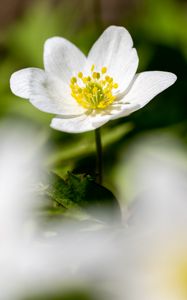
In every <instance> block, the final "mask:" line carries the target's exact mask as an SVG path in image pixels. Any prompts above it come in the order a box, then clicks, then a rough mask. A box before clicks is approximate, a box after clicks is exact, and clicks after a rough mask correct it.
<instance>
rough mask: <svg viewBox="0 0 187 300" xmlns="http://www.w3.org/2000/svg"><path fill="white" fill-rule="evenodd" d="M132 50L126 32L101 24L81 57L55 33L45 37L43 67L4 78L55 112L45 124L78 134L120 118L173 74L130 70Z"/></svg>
mask: <svg viewBox="0 0 187 300" xmlns="http://www.w3.org/2000/svg"><path fill="white" fill-rule="evenodd" d="M137 67H138V55H137V52H136V49H135V48H133V41H132V38H131V36H130V34H129V32H128V31H127V30H126V29H125V28H123V27H118V26H110V27H109V28H107V29H106V30H105V31H104V32H103V34H102V35H101V36H100V38H99V39H98V40H97V41H96V42H95V44H94V45H93V47H92V48H91V50H90V52H89V54H88V56H87V57H86V56H85V55H84V54H83V53H82V52H81V51H80V50H79V49H78V48H77V47H76V46H75V45H73V44H72V43H71V42H69V41H68V40H66V39H64V38H61V37H53V38H50V39H48V40H47V41H46V43H45V47H44V70H41V69H38V68H26V69H22V70H20V71H17V72H15V73H14V74H13V75H12V76H11V79H10V86H11V90H12V92H13V93H14V94H15V95H17V96H19V97H22V98H25V99H29V101H30V102H31V103H32V104H33V105H34V106H35V107H37V108H38V109H40V110H41V111H44V112H47V113H52V114H55V115H56V116H55V117H54V118H53V119H52V122H51V127H52V128H54V129H57V130H60V131H64V132H70V133H79V132H85V131H90V130H94V129H96V128H99V127H100V126H102V125H103V124H105V123H107V122H108V121H110V120H113V119H117V118H120V117H125V116H127V115H129V114H131V113H133V112H134V111H136V110H138V109H140V108H142V107H143V106H145V105H146V104H147V103H148V102H149V101H150V100H151V99H152V98H154V97H155V96H156V95H157V94H159V93H160V92H162V91H163V90H165V89H166V88H168V87H169V86H170V85H172V84H173V83H174V82H175V81H176V76H175V75H174V74H173V73H169V72H161V71H149V72H142V73H138V74H136V71H137Z"/></svg>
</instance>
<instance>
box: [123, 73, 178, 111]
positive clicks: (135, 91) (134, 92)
mask: <svg viewBox="0 0 187 300" xmlns="http://www.w3.org/2000/svg"><path fill="white" fill-rule="evenodd" d="M176 79H177V77H176V75H175V74H173V73H170V72H161V71H150V72H143V73H140V74H137V75H136V76H135V79H134V81H133V82H132V85H131V87H130V88H129V91H128V93H127V95H126V96H125V97H124V98H123V99H122V100H121V101H123V102H124V103H125V102H129V103H134V104H135V103H136V104H139V105H140V107H143V106H144V105H146V104H147V103H148V102H149V101H150V100H151V99H153V98H154V97H155V96H156V95H158V94H159V93H161V92H162V91H163V90H165V89H167V88H168V87H169V86H170V85H172V84H173V83H174V82H175V81H176Z"/></svg>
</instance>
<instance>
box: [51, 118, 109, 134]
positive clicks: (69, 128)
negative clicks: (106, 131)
mask: <svg viewBox="0 0 187 300" xmlns="http://www.w3.org/2000/svg"><path fill="white" fill-rule="evenodd" d="M109 119H110V116H109V115H86V114H83V115H82V116H78V117H74V118H67V119H65V118H62V117H60V116H57V117H56V118H53V119H52V122H51V125H50V126H51V127H52V128H54V129H57V130H60V131H64V132H69V133H80V132H86V131H91V130H94V129H96V128H98V127H100V126H102V125H104V124H105V123H107V122H108V121H109Z"/></svg>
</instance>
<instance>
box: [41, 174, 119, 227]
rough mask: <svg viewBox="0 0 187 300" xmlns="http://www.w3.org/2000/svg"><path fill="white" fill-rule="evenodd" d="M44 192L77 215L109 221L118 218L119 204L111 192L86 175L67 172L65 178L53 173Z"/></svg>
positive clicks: (111, 221)
mask: <svg viewBox="0 0 187 300" xmlns="http://www.w3.org/2000/svg"><path fill="white" fill-rule="evenodd" d="M45 193H46V194H47V195H48V196H49V197H50V198H51V199H52V200H54V201H55V202H56V203H58V205H60V206H62V207H63V208H65V209H67V210H69V211H70V213H72V212H73V213H74V214H75V215H76V214H78V216H79V217H81V216H82V218H85V217H86V216H90V217H91V218H94V219H97V220H99V221H101V222H110V223H113V222H115V221H118V220H120V208H119V204H118V202H117V200H116V198H115V197H114V195H113V194H112V192H110V191H109V190H108V189H106V188H105V187H103V186H101V185H99V184H97V183H96V182H95V181H94V179H93V178H91V177H90V176H88V175H87V176H86V175H82V174H81V175H74V174H72V173H68V176H67V178H66V179H65V180H64V179H62V178H60V177H59V176H57V175H54V176H53V180H52V183H51V184H50V185H49V186H48V188H47V189H46V191H45Z"/></svg>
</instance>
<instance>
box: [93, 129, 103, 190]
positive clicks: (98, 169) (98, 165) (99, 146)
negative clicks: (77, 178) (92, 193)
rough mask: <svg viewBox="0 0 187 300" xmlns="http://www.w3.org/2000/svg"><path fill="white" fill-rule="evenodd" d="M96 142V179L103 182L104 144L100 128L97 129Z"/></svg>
mask: <svg viewBox="0 0 187 300" xmlns="http://www.w3.org/2000/svg"><path fill="white" fill-rule="evenodd" d="M95 144H96V158H97V161H96V181H97V183H99V184H102V177H103V174H102V173H103V164H102V144H101V131H100V128H97V129H95Z"/></svg>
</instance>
